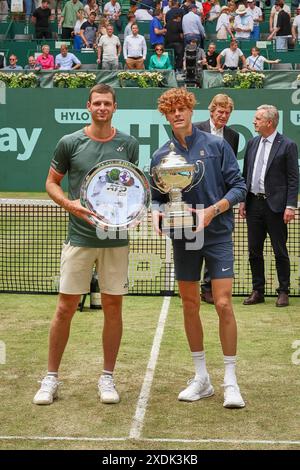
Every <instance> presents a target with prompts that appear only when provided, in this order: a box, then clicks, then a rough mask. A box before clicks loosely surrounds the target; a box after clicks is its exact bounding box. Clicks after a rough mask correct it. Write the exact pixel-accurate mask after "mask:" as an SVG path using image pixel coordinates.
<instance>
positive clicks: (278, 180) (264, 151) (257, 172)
mask: <svg viewBox="0 0 300 470" xmlns="http://www.w3.org/2000/svg"><path fill="white" fill-rule="evenodd" d="M278 119H279V115H278V111H277V109H276V108H275V106H271V105H262V106H259V107H258V108H257V111H256V114H255V118H254V127H255V131H256V132H258V134H259V136H258V137H254V138H253V139H251V140H249V142H248V145H247V148H246V153H245V161H244V170H243V176H244V178H245V180H246V184H247V190H248V194H247V198H246V202H245V203H241V204H240V216H241V217H242V218H246V220H247V226H248V245H249V262H250V267H251V272H252V283H253V291H252V293H251V294H250V296H249V297H248V298H247V299H245V300H244V305H253V304H258V303H261V302H264V288H265V273H264V258H263V247H264V241H265V239H266V236H267V234H269V236H270V239H271V243H272V247H273V251H274V254H275V259H276V270H277V276H278V281H279V288H278V289H277V292H278V298H277V301H276V306H277V307H286V306H287V305H288V304H289V297H288V294H289V286H290V260H289V255H288V251H287V246H286V243H287V237H288V230H287V224H288V223H289V222H290V221H291V220H293V219H294V218H295V211H296V209H297V202H298V189H299V168H298V149H297V145H296V143H295V142H293V141H292V140H290V139H288V138H287V137H285V136H283V135H281V134H279V132H277V130H276V128H277V125H278Z"/></svg>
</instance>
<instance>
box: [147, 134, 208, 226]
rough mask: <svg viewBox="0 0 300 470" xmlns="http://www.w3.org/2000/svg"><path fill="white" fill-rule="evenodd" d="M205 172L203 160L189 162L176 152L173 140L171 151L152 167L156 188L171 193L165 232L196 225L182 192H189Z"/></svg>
mask: <svg viewBox="0 0 300 470" xmlns="http://www.w3.org/2000/svg"><path fill="white" fill-rule="evenodd" d="M200 167H202V174H201V176H200ZM204 172H205V167H204V163H203V162H202V161H201V160H197V162H195V163H188V162H187V160H186V159H185V158H184V157H183V156H182V155H179V154H177V153H176V151H175V145H174V144H173V143H172V142H171V143H170V152H169V153H168V154H167V155H165V156H164V157H163V158H162V159H161V161H160V162H159V164H158V165H156V166H154V167H153V168H152V172H151V176H152V178H153V181H154V182H155V185H156V188H155V189H158V190H159V192H160V193H162V194H166V193H168V194H169V202H168V203H167V204H166V207H165V212H164V217H163V220H162V231H163V232H169V231H170V229H184V228H189V229H191V228H193V227H194V219H193V215H192V213H191V212H190V211H189V210H188V205H187V204H186V203H185V202H183V201H182V192H183V191H185V192H188V191H190V190H191V189H192V188H194V187H195V186H196V185H197V184H199V183H200V181H201V180H202V178H203V176H204Z"/></svg>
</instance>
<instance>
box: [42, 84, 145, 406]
mask: <svg viewBox="0 0 300 470" xmlns="http://www.w3.org/2000/svg"><path fill="white" fill-rule="evenodd" d="M116 108H117V104H116V98H115V93H114V90H113V89H112V88H111V87H110V86H108V85H105V84H99V85H96V86H95V87H93V88H92V89H91V91H90V95H89V99H88V103H87V109H88V110H89V111H90V114H91V124H90V125H88V126H86V127H85V128H83V129H80V130H79V131H76V132H74V133H73V134H69V135H65V136H64V137H63V138H62V139H60V141H59V142H58V144H57V146H56V149H55V152H54V157H53V159H52V162H51V166H50V170H49V174H48V177H47V181H46V190H47V192H48V194H49V196H50V197H51V198H52V199H53V201H55V202H56V203H57V204H58V205H59V206H61V207H63V208H64V209H65V210H67V211H68V212H69V213H70V222H69V230H68V238H67V240H66V242H65V244H64V247H63V250H62V255H61V275H60V284H59V297H58V303H57V308H56V312H55V315H54V318H53V321H52V324H51V328H50V337H49V355H48V373H47V375H46V376H45V377H44V379H43V380H42V382H41V387H40V389H39V390H38V392H37V393H36V395H35V396H34V399H33V403H35V404H37V405H50V404H51V403H53V400H54V399H55V398H56V397H57V392H58V387H59V380H58V369H59V365H60V362H61V359H62V355H63V352H64V350H65V347H66V345H67V341H68V337H69V332H70V326H71V321H72V318H73V315H74V313H75V312H76V309H77V306H78V303H79V301H80V298H81V295H82V294H84V293H87V292H89V287H90V281H91V276H92V269H93V266H94V264H96V267H97V270H98V276H99V284H100V290H101V300H102V307H103V312H104V326H103V335H102V338H103V355H104V364H103V372H102V375H101V376H100V378H99V382H98V392H99V396H100V400H101V401H102V402H103V403H118V402H119V400H120V398H119V394H118V392H117V390H116V387H115V384H114V380H113V371H114V367H115V363H116V359H117V354H118V351H119V346H120V342H121V337H122V298H123V295H124V294H126V293H127V289H128V278H127V273H128V251H129V248H128V240H127V239H118V238H115V237H114V238H113V239H112V238H109V237H107V238H105V239H103V237H101V238H98V237H97V233H96V229H95V227H94V226H93V225H92V224H91V221H90V219H89V216H91V215H92V214H93V213H92V212H91V211H90V210H88V209H86V208H85V207H83V206H82V205H81V203H80V200H79V197H80V187H81V184H82V181H83V179H84V177H85V176H86V174H87V173H88V172H89V171H90V170H91V169H92V168H93V167H94V166H95V165H97V164H98V163H99V162H102V161H107V160H108V161H109V160H111V159H114V158H118V159H120V160H125V161H129V162H131V163H134V164H135V165H137V164H138V142H137V140H136V139H135V138H134V137H131V136H129V135H127V134H124V133H123V132H120V131H119V130H118V129H115V128H114V127H112V117H113V114H114V112H115V111H116ZM65 175H67V176H68V197H67V196H65V194H64V192H63V189H62V187H61V181H62V180H63V178H64V176H65Z"/></svg>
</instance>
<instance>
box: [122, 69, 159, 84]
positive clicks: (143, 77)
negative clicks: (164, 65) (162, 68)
mask: <svg viewBox="0 0 300 470" xmlns="http://www.w3.org/2000/svg"><path fill="white" fill-rule="evenodd" d="M118 79H119V82H120V85H121V87H123V86H124V85H125V81H126V80H134V81H136V83H137V86H138V87H140V88H150V87H158V86H162V82H163V80H164V76H163V74H162V73H159V72H129V71H124V72H119V73H118Z"/></svg>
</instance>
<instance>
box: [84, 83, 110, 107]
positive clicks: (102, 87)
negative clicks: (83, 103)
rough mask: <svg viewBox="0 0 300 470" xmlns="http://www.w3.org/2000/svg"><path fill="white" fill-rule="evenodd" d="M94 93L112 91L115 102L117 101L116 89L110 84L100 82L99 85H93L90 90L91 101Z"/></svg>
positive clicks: (101, 93) (102, 93)
mask: <svg viewBox="0 0 300 470" xmlns="http://www.w3.org/2000/svg"><path fill="white" fill-rule="evenodd" d="M93 93H99V94H100V95H104V94H105V93H110V94H111V95H112V97H113V102H114V103H115V102H116V94H115V90H114V89H113V88H112V87H111V86H110V85H106V84H105V83H99V84H98V85H95V86H93V88H91V90H90V94H89V101H91V99H92V94H93Z"/></svg>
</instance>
